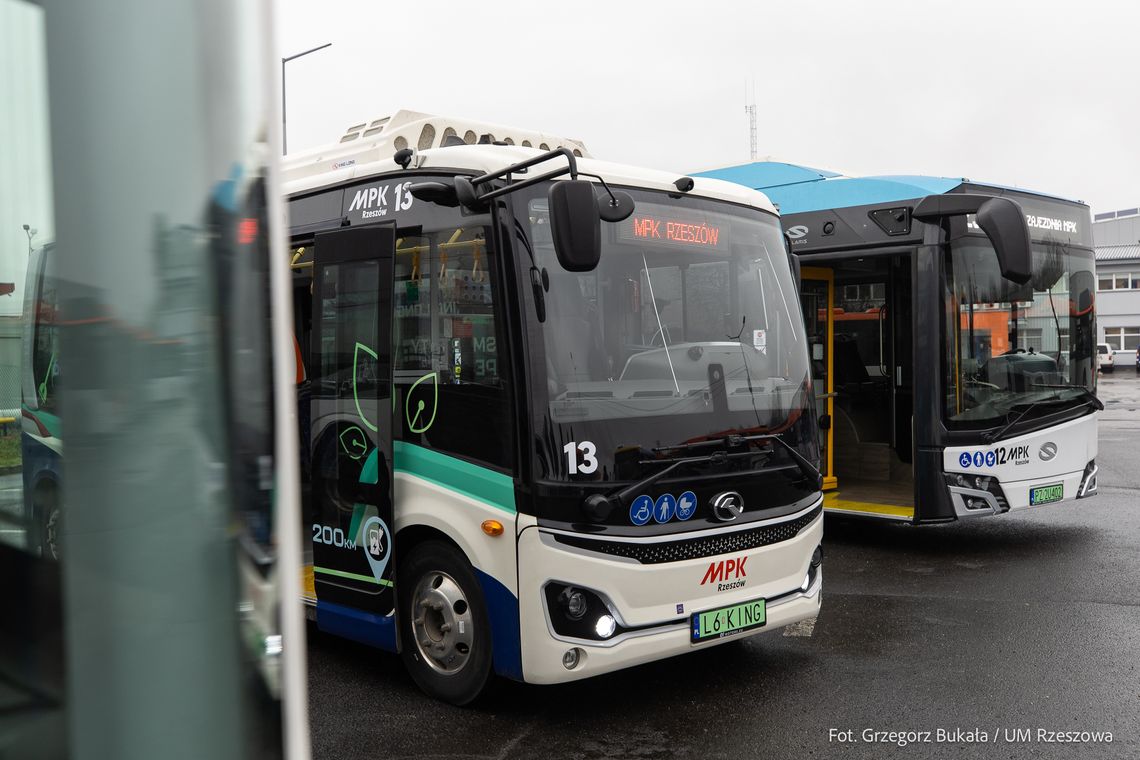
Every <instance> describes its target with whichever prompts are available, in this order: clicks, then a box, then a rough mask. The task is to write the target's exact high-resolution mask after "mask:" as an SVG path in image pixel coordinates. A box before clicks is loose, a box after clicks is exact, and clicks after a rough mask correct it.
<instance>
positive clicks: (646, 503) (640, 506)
mask: <svg viewBox="0 0 1140 760" xmlns="http://www.w3.org/2000/svg"><path fill="white" fill-rule="evenodd" d="M650 517H653V499H651V498H649V497H648V496H638V497H637V498H636V499H634V500H633V503H632V504H630V505H629V521H630V522H631V523H633V524H634V525H645V523H647V522H649V518H650Z"/></svg>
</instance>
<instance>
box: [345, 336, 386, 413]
mask: <svg viewBox="0 0 1140 760" xmlns="http://www.w3.org/2000/svg"><path fill="white" fill-rule="evenodd" d="M361 352H364V353H366V354H368V355H369V356H371V357H372V382H373V383H375V382H376V363H377V361H379V357H378V356H377V355H376V352H375V351H373V350H372V349H371V348H369V347H368V346H366V345H364V344H363V343H357V344H356V348H355V350H353V352H352V400H353V401H355V402H356V413H357V414H359V415H360V421H361V422H363V423H364V426H365V427H366V428H368V429H369V430H374V431H378V430H379V429H380V428H378V427H376V425H374V424H373V423H372V422H371V421H370V420H369V419H368V417H366V416H365V415H364V410H363V409H361V408H360V393H359V391H358V390H357V386H358V385H359V384H360V374H361V367H360V364H361V361H360V354H361Z"/></svg>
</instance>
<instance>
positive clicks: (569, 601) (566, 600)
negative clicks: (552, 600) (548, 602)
mask: <svg viewBox="0 0 1140 760" xmlns="http://www.w3.org/2000/svg"><path fill="white" fill-rule="evenodd" d="M558 601H559V602H560V603H561V604H562V611H563V612H565V613H566V617H568V618H570V619H571V620H581V619H582V617H583V616H584V615H585V614H586V608H587V607H588V606H589V605H588V604H587V603H586V595H585V594H583V593H582V592H581V591H577V590H575V589H573V588H571V587H570V586H567V587H566V588H564V589H563V590H562V593H561V594H559V595H558Z"/></svg>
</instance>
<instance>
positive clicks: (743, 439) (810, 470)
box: [653, 433, 823, 490]
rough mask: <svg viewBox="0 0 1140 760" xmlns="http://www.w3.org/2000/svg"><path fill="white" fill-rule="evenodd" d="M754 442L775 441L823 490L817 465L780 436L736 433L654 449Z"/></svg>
mask: <svg viewBox="0 0 1140 760" xmlns="http://www.w3.org/2000/svg"><path fill="white" fill-rule="evenodd" d="M752 441H775V442H776V443H778V444H780V445H781V446H783V447H784V450H785V451H787V452H788V453H789V454H791V456H792V460H793V461H794V462H795V463H796V466H797V467H799V469H800V472H802V473H803V474H804V477H806V478H807V479H808V480H809V481H811V482H813V483H818V485H817V487H816V490H820V489H822V488H823V475H822V474H821V473H820V471H819V470H817V469H816V467H815V465H813V464H812V463H811V462H809V461H808V460H807V459H806V458H804V456H803V455H802V454H800V452H798V451H796V448H795V446H792V445H791V444H790V443H788V442H787V441H785V440H784V439H783V438H781V437H780V436H778V435H770V434H765V435H736V434H734V433H732V434H729V435H726V436H722V437H720V438H712V439H709V440H707V441H694V442H693V443H679V444H677V445H676V446H662V447H661V448H658V449H653V451H654V453H656V452H660V451H691V450H692V449H697V448H704V447H707V446H717V445H724V446H726V447H727V448H730V449H731V448H734V447H736V446H739V445H740V444H742V443H750V442H752Z"/></svg>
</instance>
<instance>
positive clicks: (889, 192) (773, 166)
mask: <svg viewBox="0 0 1140 760" xmlns="http://www.w3.org/2000/svg"><path fill="white" fill-rule="evenodd" d="M694 176H698V177H712V178H714V179H723V180H728V181H729V182H737V183H739V184H742V185H747V186H748V187H751V188H753V189H755V190H759V191H761V192H763V193H764V194H765V195H767V196H768V198H769V199H770V200H771V201H772V202H773V203H775V204H776V205H777V206H779V207H780V213H781V214H798V213H802V212H805V211H820V210H822V209H829V208H845V207H848V206H865V205H869V204H872V203H889V202H890V201H902V200H910V199H912V198H922V197H923V196H926V195H938V194H941V193H945V192H948V191H950V190H953V189H954V188H956V187H958V186H959V185H961V184H962V182H963V181H964V180H962V179H949V178H947V177H923V176H918V175H897V176H883V177H844V176H843V175H841V174H836V173H835V172H829V171H823V170H820V169H811V168H809V167H806V166H795V165H793V164H785V163H780V162H776V161H757V162H753V163H750V164H742V165H740V166H726V167H724V168H722V169H712V170H709V171H705V172H697V173H696V174H695V175H694Z"/></svg>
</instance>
